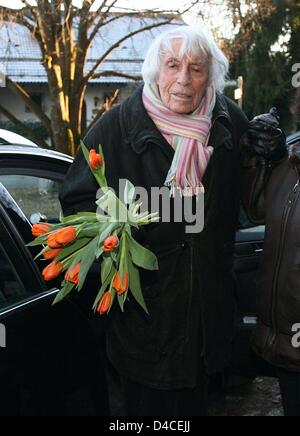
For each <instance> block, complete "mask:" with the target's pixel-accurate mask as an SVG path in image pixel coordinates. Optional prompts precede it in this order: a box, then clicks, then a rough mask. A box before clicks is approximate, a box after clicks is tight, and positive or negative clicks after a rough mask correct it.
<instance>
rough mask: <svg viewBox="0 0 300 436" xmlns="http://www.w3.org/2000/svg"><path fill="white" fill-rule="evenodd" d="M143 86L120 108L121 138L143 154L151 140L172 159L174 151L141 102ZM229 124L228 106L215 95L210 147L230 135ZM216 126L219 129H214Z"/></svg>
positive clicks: (220, 142)
mask: <svg viewBox="0 0 300 436" xmlns="http://www.w3.org/2000/svg"><path fill="white" fill-rule="evenodd" d="M142 92H143V86H141V87H139V88H138V89H137V90H136V91H135V92H134V93H133V94H132V95H131V96H130V97H129V98H128V99H126V100H125V101H124V102H123V103H122V104H121V106H120V124H121V129H122V133H123V137H124V138H126V140H127V142H129V143H130V144H131V146H132V148H133V150H134V151H135V152H136V153H138V154H141V153H143V152H144V151H145V150H146V149H147V147H148V144H149V142H150V140H151V142H152V143H154V144H157V145H158V146H160V147H162V148H163V149H164V151H165V152H166V153H167V154H168V155H169V156H170V157H171V158H172V155H173V154H174V151H173V149H172V147H171V146H170V144H169V143H168V142H167V141H166V139H165V138H164V137H163V135H162V134H161V133H160V132H159V130H158V129H157V127H156V126H155V124H154V122H153V121H152V119H151V118H150V117H149V115H148V113H147V111H146V109H145V107H144V104H143V100H142ZM228 123H229V124H231V119H230V115H229V112H228V106H227V102H226V99H225V97H224V96H223V95H222V94H219V93H218V94H217V100H216V105H215V108H214V110H213V128H212V132H211V137H210V145H212V146H213V147H214V148H216V147H218V146H219V145H221V144H222V143H223V142H224V140H226V139H228V138H229V137H231V136H232V135H231V134H230V130H229V129H228ZM216 125H218V126H219V128H218V129H217V128H216Z"/></svg>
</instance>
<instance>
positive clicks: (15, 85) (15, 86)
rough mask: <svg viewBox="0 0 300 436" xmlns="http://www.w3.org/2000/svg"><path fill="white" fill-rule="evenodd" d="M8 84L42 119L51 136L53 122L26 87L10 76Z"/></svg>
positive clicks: (7, 80) (7, 79)
mask: <svg viewBox="0 0 300 436" xmlns="http://www.w3.org/2000/svg"><path fill="white" fill-rule="evenodd" d="M6 86H7V88H8V89H10V90H11V91H12V92H13V93H14V94H17V95H18V96H19V97H20V98H21V99H22V100H23V101H24V102H25V104H26V105H27V106H28V107H29V108H30V109H31V110H32V112H33V113H34V114H35V115H36V116H37V117H38V118H39V119H40V121H41V122H42V124H43V125H44V127H45V128H46V129H47V131H48V133H49V136H51V122H50V119H49V118H48V117H47V115H45V114H44V112H43V111H42V109H41V108H40V107H39V105H38V104H36V103H35V102H34V101H33V100H32V98H31V97H30V95H29V94H28V93H27V91H25V89H24V88H23V87H22V86H21V85H19V84H18V83H15V82H14V81H13V80H11V79H10V78H9V77H7V78H6Z"/></svg>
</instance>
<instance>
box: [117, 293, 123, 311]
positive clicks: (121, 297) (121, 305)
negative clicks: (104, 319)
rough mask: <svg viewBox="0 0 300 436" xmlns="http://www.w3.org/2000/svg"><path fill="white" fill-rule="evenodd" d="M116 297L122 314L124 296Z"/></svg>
mask: <svg viewBox="0 0 300 436" xmlns="http://www.w3.org/2000/svg"><path fill="white" fill-rule="evenodd" d="M117 297H118V303H119V305H120V308H121V310H122V312H124V303H125V299H124V295H118V296H117Z"/></svg>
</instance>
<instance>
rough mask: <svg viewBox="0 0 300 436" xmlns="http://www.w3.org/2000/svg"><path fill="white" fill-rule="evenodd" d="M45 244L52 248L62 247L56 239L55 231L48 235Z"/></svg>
mask: <svg viewBox="0 0 300 436" xmlns="http://www.w3.org/2000/svg"><path fill="white" fill-rule="evenodd" d="M47 245H48V247H50V248H53V249H58V248H62V246H61V245H60V244H59V243H58V242H57V241H56V234H55V233H51V234H50V235H49V236H48V239H47Z"/></svg>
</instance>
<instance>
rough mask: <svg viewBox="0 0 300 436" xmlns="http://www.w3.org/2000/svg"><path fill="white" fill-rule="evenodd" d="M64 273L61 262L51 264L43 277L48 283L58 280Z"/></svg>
mask: <svg viewBox="0 0 300 436" xmlns="http://www.w3.org/2000/svg"><path fill="white" fill-rule="evenodd" d="M62 272H63V265H62V264H61V263H60V262H56V263H50V265H48V266H47V267H46V268H45V269H44V271H43V277H44V280H45V281H46V282H49V281H50V280H54V279H56V277H58V276H59V275H60V274H61V273H62Z"/></svg>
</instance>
